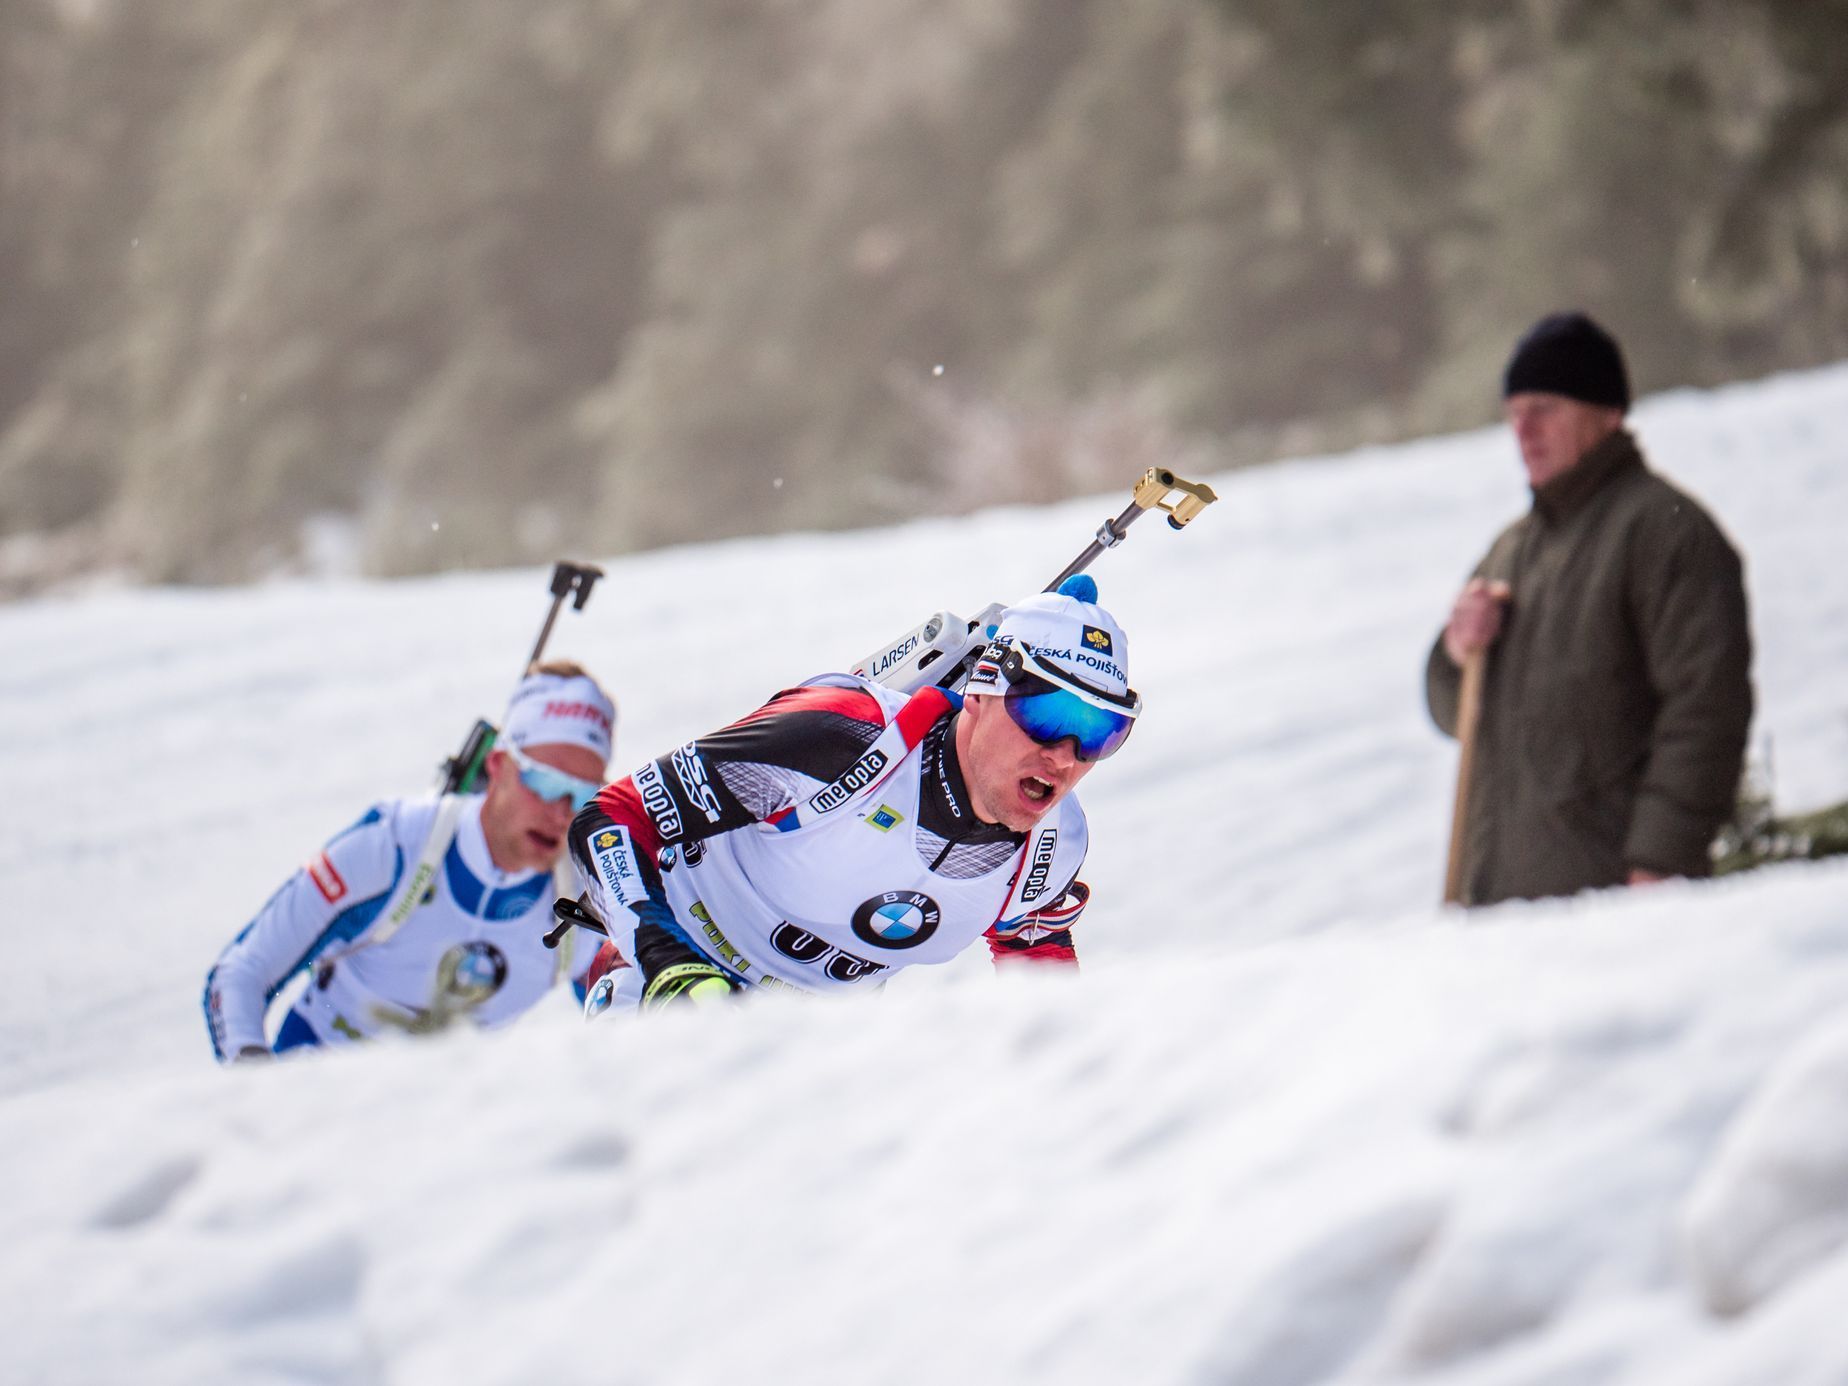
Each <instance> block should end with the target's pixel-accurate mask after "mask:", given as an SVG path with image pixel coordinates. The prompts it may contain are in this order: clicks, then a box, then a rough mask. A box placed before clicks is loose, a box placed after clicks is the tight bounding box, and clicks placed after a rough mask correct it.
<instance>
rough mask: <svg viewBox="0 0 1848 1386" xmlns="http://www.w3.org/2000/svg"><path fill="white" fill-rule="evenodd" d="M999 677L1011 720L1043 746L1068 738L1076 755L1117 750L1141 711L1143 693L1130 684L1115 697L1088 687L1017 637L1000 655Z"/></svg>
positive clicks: (1094, 756) (1087, 758)
mask: <svg viewBox="0 0 1848 1386" xmlns="http://www.w3.org/2000/svg"><path fill="white" fill-rule="evenodd" d="M1001 677H1002V678H1003V679H1005V680H1006V681H1007V692H1006V694H1005V695H1004V696H1003V698H1002V704H1003V706H1005V707H1006V708H1007V715H1008V716H1009V717H1011V718H1012V719H1013V721H1014V725H1015V726H1017V727H1019V728H1020V729H1021V730H1022V731H1023V732H1025V733H1026V734H1027V735H1028V736H1030V737H1032V738H1033V739H1034V740H1035V741H1036V742H1038V743H1039V744H1040V745H1042V746H1056V745H1057V744H1058V743H1059V742H1061V741H1067V740H1069V741H1070V742H1071V743H1072V752H1073V754H1074V755H1076V756H1077V757H1078V759H1079V760H1084V761H1092V760H1102V759H1104V757H1106V756H1110V755H1114V754H1116V751H1117V749H1118V748H1119V747H1120V746H1122V744H1123V743H1124V742H1125V741H1127V740H1129V734H1130V732H1131V731H1132V730H1134V728H1135V725H1136V714H1137V713H1139V712H1141V711H1142V699H1141V698H1140V697H1139V696H1137V694H1136V693H1135V692H1134V691H1133V690H1132V691H1131V692H1130V693H1128V694H1126V695H1124V696H1121V697H1119V696H1117V695H1116V694H1113V693H1109V692H1106V691H1105V690H1103V689H1101V688H1092V687H1091V686H1090V685H1088V684H1084V683H1081V682H1079V680H1077V679H1075V678H1073V677H1072V676H1071V675H1069V674H1066V673H1065V672H1064V671H1063V670H1057V671H1055V670H1053V669H1050V668H1049V667H1048V666H1047V665H1045V664H1043V663H1041V662H1040V661H1039V660H1037V659H1035V658H1034V657H1033V654H1032V652H1031V651H1029V650H1027V649H1026V648H1025V647H1023V646H1021V645H1020V644H1018V643H1015V644H1014V645H1013V646H1012V647H1011V648H1010V649H1009V650H1008V652H1007V655H1006V657H1005V658H1004V659H1002V661H1001ZM1055 680H1056V681H1055Z"/></svg>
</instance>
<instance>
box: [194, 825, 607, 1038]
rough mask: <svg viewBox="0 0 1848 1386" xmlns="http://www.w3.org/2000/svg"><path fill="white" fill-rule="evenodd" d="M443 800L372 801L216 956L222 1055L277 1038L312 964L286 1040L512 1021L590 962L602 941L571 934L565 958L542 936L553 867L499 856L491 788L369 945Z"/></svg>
mask: <svg viewBox="0 0 1848 1386" xmlns="http://www.w3.org/2000/svg"><path fill="white" fill-rule="evenodd" d="M439 802H440V801H439V800H438V799H437V798H435V797H434V796H432V797H429V798H422V799H394V800H388V801H386V802H384V803H380V804H377V805H374V806H373V807H372V808H371V809H370V810H368V811H367V813H366V814H365V816H364V817H362V818H361V819H360V820H359V821H358V822H357V823H354V824H353V825H352V826H351V827H349V828H347V829H346V830H345V831H344V832H341V833H340V834H338V835H337V836H335V837H334V838H333V839H332V840H331V841H330V842H328V844H327V845H326V847H324V848H323V849H322V850H321V851H320V852H319V853H317V854H316V855H315V857H314V858H313V859H312V860H310V861H309V862H308V863H307V864H306V865H304V866H303V867H302V868H301V869H300V870H299V871H297V872H296V873H295V874H294V875H293V876H291V877H290V878H289V879H288V880H287V881H285V882H284V883H283V885H282V888H281V889H279V890H278V891H277V892H276V893H275V894H274V895H273V896H271V897H270V900H269V903H268V904H266V905H264V906H263V908H262V909H261V910H260V911H258V913H257V916H256V918H254V919H252V920H251V921H250V923H249V924H247V925H245V926H244V928H243V930H242V932H240V933H239V934H238V936H237V937H236V938H235V939H234V940H232V942H231V944H230V946H229V947H227V948H226V949H225V951H224V952H223V953H222V954H220V955H219V958H218V961H217V963H216V964H215V965H214V966H213V968H212V970H211V972H210V973H209V974H208V975H207V976H206V979H205V1020H206V1026H207V1028H208V1029H209V1030H210V1032H211V1037H212V1048H213V1051H214V1052H215V1053H216V1054H217V1056H218V1057H219V1059H220V1060H229V1059H231V1058H234V1057H236V1055H237V1054H238V1052H239V1051H240V1050H242V1049H245V1048H247V1047H269V1041H268V1040H267V1039H266V1037H265V1029H264V1017H265V1012H266V1011H267V1010H268V1007H269V1004H270V1002H271V1001H273V1000H274V999H275V998H276V996H277V994H278V993H279V992H280V991H281V990H282V989H283V988H284V986H285V985H286V984H287V983H288V982H289V980H290V979H291V978H292V977H294V976H295V975H296V974H297V973H299V972H303V971H307V972H308V973H309V982H308V985H307V987H306V988H305V989H304V990H303V992H302V993H301V995H300V996H299V997H298V998H297V999H296V1001H295V1002H294V1004H293V1005H292V1006H291V1007H290V1008H289V1011H288V1013H287V1015H286V1016H285V1017H284V1019H283V1022H282V1028H281V1032H280V1033H279V1034H278V1036H277V1037H276V1041H275V1046H274V1047H275V1048H276V1049H277V1050H278V1051H280V1050H283V1049H290V1048H294V1047H296V1046H298V1045H304V1044H343V1043H350V1042H352V1041H354V1040H358V1039H363V1038H366V1037H367V1036H370V1035H375V1034H378V1033H379V1032H381V1031H383V1030H390V1029H399V1030H412V1031H416V1030H420V1029H430V1028H435V1027H436V1026H438V1025H441V1024H443V1023H445V1022H447V1021H449V1020H452V1019H455V1018H458V1017H466V1018H467V1019H468V1020H470V1021H472V1022H474V1023H476V1024H478V1025H482V1026H498V1025H505V1024H507V1023H509V1022H511V1021H512V1020H514V1019H515V1018H516V1017H518V1016H519V1015H521V1014H522V1013H524V1012H525V1011H527V1010H528V1009H530V1008H531V1007H532V1006H533V1005H534V1004H535V1003H536V1002H537V1001H538V1000H539V998H540V997H542V996H544V995H545V993H546V992H547V991H549V990H550V989H551V988H552V986H553V985H554V983H555V982H557V981H559V980H561V978H562V976H563V975H564V974H566V973H569V974H570V975H572V976H573V978H574V980H575V979H579V978H581V977H582V975H583V973H584V972H585V971H587V970H588V968H589V965H590V962H591V960H592V958H593V957H594V955H595V952H596V945H597V944H598V943H600V942H601V940H600V939H595V938H593V937H591V936H589V935H581V931H574V935H573V936H572V937H571V938H569V939H568V940H567V942H569V943H571V944H572V945H573V946H572V948H571V952H570V953H569V954H568V955H563V956H568V957H569V958H570V962H569V964H568V965H561V953H560V952H554V951H553V950H551V949H548V948H547V947H546V946H545V943H544V938H543V935H544V933H545V931H546V929H547V928H548V927H549V926H550V924H551V922H552V920H551V905H552V901H553V899H554V897H555V890H554V886H553V878H552V875H551V873H550V872H547V871H522V872H506V871H502V870H501V869H500V868H499V867H497V866H495V864H494V860H493V857H492V856H491V855H490V854H489V851H488V843H487V838H486V836H485V835H484V834H483V832H482V826H481V806H482V802H483V800H482V798H481V797H480V796H470V797H468V798H466V799H464V800H463V801H462V802H461V805H460V813H459V816H458V817H457V819H456V829H455V838H454V840H453V841H452V842H451V843H450V844H449V849H448V851H447V852H446V853H445V854H444V857H443V861H442V865H441V867H440V868H439V869H438V870H437V872H436V879H435V881H434V882H433V883H432V884H431V885H430V886H429V887H428V889H427V890H426V891H425V893H424V897H423V900H422V902H421V903H419V904H418V905H416V906H415V908H414V909H413V910H412V911H411V913H410V914H409V916H408V917H406V918H405V920H404V922H403V924H402V925H401V926H400V927H398V928H397V929H396V931H395V932H392V933H391V934H390V936H389V937H387V938H385V939H384V941H383V942H378V943H376V944H374V945H372V946H368V943H367V939H368V935H369V934H376V933H378V932H382V930H381V927H380V926H381V916H382V915H383V913H384V912H385V910H386V907H387V905H388V904H389V902H390V901H391V900H392V899H393V897H394V895H395V894H396V892H397V890H398V886H399V883H400V881H402V880H403V879H404V877H405V873H406V872H407V871H412V870H414V869H415V865H416V863H417V860H418V858H419V856H420V854H421V853H422V852H423V849H424V844H425V841H426V840H427V839H428V838H429V836H430V833H431V830H432V828H433V826H434V825H435V823H436V819H437V812H438V805H439ZM580 935H581V936H580ZM563 946H564V945H562V944H561V949H562V948H563ZM579 996H580V999H582V987H581V984H580V987H579Z"/></svg>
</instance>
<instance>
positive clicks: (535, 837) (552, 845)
mask: <svg viewBox="0 0 1848 1386" xmlns="http://www.w3.org/2000/svg"><path fill="white" fill-rule="evenodd" d="M526 835H527V837H529V838H531V839H532V842H533V845H534V846H535V847H539V848H542V849H544V850H545V851H547V852H556V851H557V850H558V848H559V844H560V843H562V842H563V841H564V839H563V838H559V837H553V836H552V835H551V834H550V833H542V832H540V831H539V830H538V829H537V828H528V829H527V830H526Z"/></svg>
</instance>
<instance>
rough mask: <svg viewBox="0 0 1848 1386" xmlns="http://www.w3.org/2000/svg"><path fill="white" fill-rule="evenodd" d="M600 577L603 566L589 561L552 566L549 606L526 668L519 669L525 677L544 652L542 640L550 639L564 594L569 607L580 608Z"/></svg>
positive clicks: (543, 641) (563, 602)
mask: <svg viewBox="0 0 1848 1386" xmlns="http://www.w3.org/2000/svg"><path fill="white" fill-rule="evenodd" d="M602 576H603V569H601V568H598V567H594V566H593V565H591V564H589V563H566V562H563V561H562V560H561V561H560V562H558V563H555V564H554V565H553V566H552V609H551V610H550V611H548V612H546V614H545V624H544V625H542V626H541V627H539V638H538V639H537V640H536V641H534V642H533V652H532V653H531V654H530V655H528V656H527V658H526V668H525V669H522V670H521V671H520V673H521V675H522V676H524V675H525V673H526V669H530V668H532V666H533V665H535V664H537V663H538V662H539V656H540V655H541V654H543V653H544V652H545V642H546V641H547V640H550V639H551V638H552V623H553V622H554V621H556V620H557V619H558V611H559V608H560V607H562V606H563V605H564V604H565V598H566V597H573V598H574V600H573V601H572V603H571V609H572V610H573V611H582V610H583V609H584V603H585V602H587V601H589V600H590V589H591V588H592V587H594V586H596V584H597V579H598V578H600V577H602Z"/></svg>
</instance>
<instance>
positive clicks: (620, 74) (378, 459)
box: [0, 0, 1848, 590]
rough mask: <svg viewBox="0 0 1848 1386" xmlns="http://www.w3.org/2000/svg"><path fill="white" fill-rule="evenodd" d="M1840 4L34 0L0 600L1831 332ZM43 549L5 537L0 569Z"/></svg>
mask: <svg viewBox="0 0 1848 1386" xmlns="http://www.w3.org/2000/svg"><path fill="white" fill-rule="evenodd" d="M1844 170H1848V0H1767V2H1766V3H1760V4H1757V5H1744V6H1742V5H1737V4H1731V3H1722V2H1721V0H1616V2H1615V3H1612V2H1611V0H1606V2H1605V3H1591V0H1517V3H1515V4H1512V5H1510V4H1506V3H1503V4H1489V3H1487V0H1452V3H1450V4H1448V5H1445V6H1431V5H1425V4H1414V3H1412V0H1378V3H1375V4H1372V5H1368V6H1350V5H1327V6H1306V5H1301V4H1294V3H1286V0H1159V3H1153V2H1152V3H1146V4H1141V5H1129V6H1124V5H1112V4H1107V3H1103V0H935V3H929V4H926V3H924V0H809V3H804V4H796V3H782V4H768V5H765V4H743V3H738V0H690V3H687V4H683V5H678V6H666V7H663V6H658V5H647V4H644V3H642V0H533V3H531V4H528V5H524V6H515V7H509V6H505V5H501V4H497V3H494V0H444V3H442V4H435V3H429V0H406V3H404V4H400V5H396V6H387V7H377V6H368V5H363V4H360V3H358V0H301V3H297V4H292V5H289V6H281V5H265V4H258V5H255V6H252V5H249V4H247V3H241V2H234V0H194V2H193V3H191V4H189V5H187V6H183V7H170V6H155V7H149V6H136V5H132V4H129V3H126V2H125V0H13V3H11V4H9V5H7V6H5V7H4V8H0V283H3V284H4V286H5V300H4V308H0V590H6V588H7V587H8V586H9V585H10V586H11V587H12V588H14V589H15V590H17V589H19V588H21V587H24V586H28V585H30V584H31V583H32V582H34V581H38V580H42V579H44V578H47V577H54V576H56V575H57V574H58V573H59V572H60V571H63V570H68V569H71V568H74V567H77V566H81V565H84V564H91V563H97V562H103V563H108V564H112V565H118V566H127V567H129V568H131V569H133V570H135V571H138V572H140V573H142V574H144V575H146V576H150V577H154V578H160V579H187V580H227V579H234V578H239V577H243V576H247V575H250V574H253V573H256V572H261V571H266V570H269V569H272V568H274V567H276V566H279V565H280V566H288V565H290V564H293V563H299V562H302V561H304V559H303V554H304V551H305V550H304V546H307V550H308V551H309V552H311V551H312V548H313V544H314V543H315V542H317V541H315V540H314V537H313V536H315V535H317V534H319V535H323V536H324V535H325V534H326V533H327V532H328V522H327V517H344V523H345V524H346V526H347V532H348V534H349V537H350V539H351V542H353V543H355V544H357V546H358V550H359V555H360V557H361V558H362V560H363V562H364V563H365V565H366V566H367V567H368V568H369V569H370V570H372V571H380V572H406V571H418V570H425V569H431V568H437V567H444V566H452V565H458V564H489V563H505V562H513V561H535V560H540V559H545V558H549V557H552V556H555V555H556V554H558V553H560V552H564V551H567V550H572V551H576V552H579V553H584V554H593V555H594V554H602V553H609V552H613V551H616V550H619V549H624V548H630V547H637V546H647V545H654V544H661V543H670V542H677V541H681V540H687V539H693V538H699V537H707V536H712V535H718V534H730V533H743V532H753V531H757V530H761V529H768V528H787V527H803V526H835V525H844V524H850V523H862V522H871V521H878V520H882V519H887V518H891V517H894V516H898V515H905V514H913V513H919V512H922V511H926V510H936V509H944V508H952V507H959V506H967V505H973V504H979V503H982V502H984V501H992V500H998V499H1042V498H1046V497H1048V496H1053V495H1058V494H1064V493H1068V492H1070V491H1072V490H1074V489H1094V488H1098V487H1104V488H1111V487H1114V486H1116V485H1117V484H1119V482H1120V481H1121V480H1122V479H1123V478H1122V477H1119V476H1117V475H1116V474H1115V470H1113V468H1112V463H1113V461H1115V460H1116V459H1118V458H1133V459H1135V460H1134V462H1133V464H1132V465H1129V466H1123V467H1121V468H1120V469H1116V470H1121V471H1122V473H1123V476H1124V477H1126V476H1127V475H1128V474H1129V473H1130V472H1131V471H1133V470H1134V469H1135V468H1136V467H1139V466H1141V465H1146V464H1147V462H1148V461H1150V460H1152V458H1153V455H1155V454H1167V455H1173V453H1175V452H1176V451H1179V450H1181V449H1186V448H1193V449H1195V450H1197V456H1198V457H1199V458H1200V459H1201V460H1200V461H1199V462H1198V463H1196V465H1206V466H1213V465H1231V464H1233V463H1237V462H1244V461H1254V460H1262V459H1264V458H1267V457H1271V456H1276V455H1279V454H1280V453H1282V452H1285V451H1289V450H1300V449H1303V448H1309V447H1334V446H1341V445H1345V444H1350V443H1353V442H1357V441H1362V440H1385V439H1390V438H1394V437H1403V436H1410V435H1413V434H1420V433H1425V432H1429V431H1432V430H1437V429H1445V428H1453V427H1461V426H1468V425H1473V424H1477V423H1480V422H1483V421H1484V420H1486V419H1487V418H1489V417H1490V416H1491V413H1492V411H1493V409H1494V406H1495V379H1494V375H1495V369H1496V367H1497V365H1498V364H1499V362H1500V360H1501V359H1502V356H1503V355H1504V353H1505V351H1506V349H1507V346H1508V344H1509V343H1510V342H1511V340H1512V339H1513V337H1514V335H1515V334H1516V333H1518V331H1519V330H1520V329H1521V328H1522V327H1524V326H1525V325H1526V323H1527V322H1528V321H1529V320H1530V319H1531V318H1533V317H1534V316H1536V315H1537V314H1539V313H1540V312H1543V311H1546V310H1548V309H1550V308H1554V307H1559V306H1566V305H1576V306H1582V307H1585V308H1588V309H1590V310H1591V311H1592V312H1594V313H1596V314H1598V315H1599V316H1600V317H1602V318H1604V319H1605V320H1607V321H1608V322H1609V324H1610V325H1611V326H1612V327H1613V328H1614V329H1615V330H1616V331H1617V332H1618V334H1619V335H1620V337H1621V338H1622V340H1623V341H1624V343H1625V345H1626V348H1627V349H1628V351H1629V353H1630V355H1631V358H1632V367H1633V374H1634V375H1635V377H1636V381H1637V384H1638V386H1639V388H1641V389H1643V390H1652V389H1660V388H1664V387H1667V386H1671V385H1676V384H1707V383H1715V382H1718V381H1722V380H1727V379H1732V378H1737V377H1740V376H1748V375H1755V374H1760V373H1764V372H1766V371H1770V370H1773V369H1778V368H1782V367H1791V366H1801V365H1808V364H1814V363H1818V362H1822V361H1827V360H1833V359H1836V358H1838V357H1842V356H1845V355H1848V180H1844V178H1843V176H1842V175H1843V172H1844ZM9 536H11V537H9Z"/></svg>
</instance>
